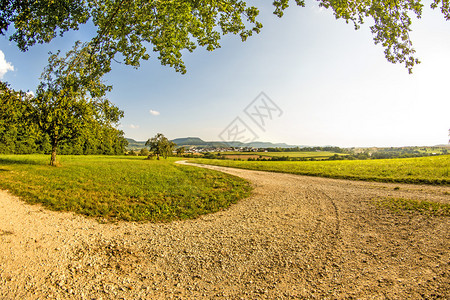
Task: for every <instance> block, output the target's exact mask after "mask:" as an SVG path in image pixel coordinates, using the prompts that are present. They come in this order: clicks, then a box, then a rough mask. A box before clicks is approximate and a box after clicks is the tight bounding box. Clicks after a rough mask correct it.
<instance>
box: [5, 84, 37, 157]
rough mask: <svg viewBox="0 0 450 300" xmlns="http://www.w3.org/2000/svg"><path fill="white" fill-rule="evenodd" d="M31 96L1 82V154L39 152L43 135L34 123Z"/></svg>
mask: <svg viewBox="0 0 450 300" xmlns="http://www.w3.org/2000/svg"><path fill="white" fill-rule="evenodd" d="M31 98H32V96H31V95H28V94H27V93H25V92H22V91H15V90H13V89H10V88H9V86H8V84H6V83H4V82H0V153H17V154H29V153H33V152H36V151H37V148H38V147H39V145H38V144H37V141H38V140H39V139H40V138H41V134H40V132H39V130H38V127H37V126H36V124H34V123H33V122H32V106H31Z"/></svg>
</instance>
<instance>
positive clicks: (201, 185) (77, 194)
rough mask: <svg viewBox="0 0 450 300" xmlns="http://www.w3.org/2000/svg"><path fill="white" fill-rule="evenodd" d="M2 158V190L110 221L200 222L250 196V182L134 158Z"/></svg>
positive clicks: (195, 168)
mask: <svg viewBox="0 0 450 300" xmlns="http://www.w3.org/2000/svg"><path fill="white" fill-rule="evenodd" d="M60 160H61V161H62V164H63V166H62V167H60V168H51V167H49V166H47V165H46V157H45V156H43V155H0V169H1V173H2V175H1V176H0V188H1V189H8V190H9V191H10V192H11V193H13V194H15V195H17V196H20V197H21V198H22V199H24V200H25V201H27V202H29V203H40V204H43V205H44V206H46V207H47V208H49V209H53V210H64V211H73V212H76V213H79V214H84V215H87V216H93V217H98V218H101V219H106V220H110V221H115V220H127V221H151V222H163V221H171V220H176V219H186V218H195V217H197V216H200V215H202V214H207V213H211V212H215V211H218V210H221V209H224V208H226V207H228V206H229V205H231V204H232V203H235V202H237V201H238V200H239V199H242V198H244V197H247V196H248V195H249V193H250V189H251V188H250V185H249V184H248V182H246V181H245V180H243V179H241V178H238V177H235V176H231V175H228V174H224V173H221V172H217V171H213V170H206V169H202V168H198V167H192V166H183V165H176V164H174V161H175V159H171V158H169V159H168V160H165V161H159V162H157V161H152V160H142V159H141V158H139V157H130V156H116V157H113V156H81V157H80V156H77V157H75V156H61V157H60Z"/></svg>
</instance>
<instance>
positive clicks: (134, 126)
mask: <svg viewBox="0 0 450 300" xmlns="http://www.w3.org/2000/svg"><path fill="white" fill-rule="evenodd" d="M129 127H130V128H131V129H138V128H139V125H134V124H130V125H129Z"/></svg>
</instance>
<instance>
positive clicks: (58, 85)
mask: <svg viewBox="0 0 450 300" xmlns="http://www.w3.org/2000/svg"><path fill="white" fill-rule="evenodd" d="M79 48H80V44H77V45H76V46H75V47H74V49H72V50H71V51H69V52H68V53H67V54H66V56H65V57H59V55H58V54H59V53H57V54H53V55H51V56H50V58H49V64H48V66H47V67H46V69H45V71H44V73H43V74H42V76H41V83H40V85H39V86H38V89H37V91H36V97H35V98H33V101H32V105H33V109H34V118H35V119H36V123H37V124H38V126H39V127H40V129H41V130H42V132H43V133H45V134H47V135H48V136H49V138H50V142H51V148H52V151H51V153H52V154H51V159H50V165H52V166H56V165H57V163H56V152H57V149H58V146H59V145H60V143H61V142H64V141H68V140H72V139H76V138H77V137H79V136H82V135H83V134H86V130H85V129H86V128H90V127H92V126H94V125H95V124H109V125H111V124H114V123H117V122H118V121H119V119H120V118H121V117H123V111H121V110H119V109H118V108H117V107H115V106H114V105H112V104H111V102H109V101H108V100H106V99H104V98H103V97H104V95H105V94H106V92H107V91H109V90H110V87H108V86H106V85H105V84H104V83H103V82H102V81H101V77H102V75H103V73H101V72H100V73H98V72H97V73H95V72H94V73H89V74H87V73H85V69H84V68H85V66H86V65H88V64H94V63H95V59H93V58H92V56H91V55H90V54H89V52H88V49H87V48H83V49H81V50H80V49H79ZM74 57H76V59H74Z"/></svg>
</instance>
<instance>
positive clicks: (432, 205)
mask: <svg viewBox="0 0 450 300" xmlns="http://www.w3.org/2000/svg"><path fill="white" fill-rule="evenodd" d="M375 203H376V205H378V206H379V207H384V208H387V209H389V210H391V211H393V212H396V213H404V212H411V213H420V214H426V215H432V216H450V204H447V203H438V202H430V201H424V200H413V199H405V198H392V197H391V198H383V199H378V200H376V201H375Z"/></svg>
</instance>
